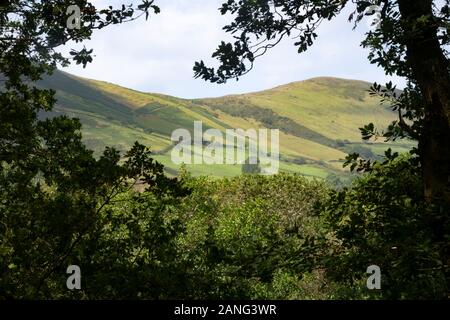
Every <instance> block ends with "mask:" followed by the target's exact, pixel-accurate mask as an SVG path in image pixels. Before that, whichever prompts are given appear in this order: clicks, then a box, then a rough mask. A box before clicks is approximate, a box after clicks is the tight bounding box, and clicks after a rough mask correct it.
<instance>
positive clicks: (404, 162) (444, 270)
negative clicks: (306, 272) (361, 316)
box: [325, 156, 450, 299]
mask: <svg viewBox="0 0 450 320" xmlns="http://www.w3.org/2000/svg"><path fill="white" fill-rule="evenodd" d="M421 179H422V178H421V171H420V167H418V166H417V161H415V159H414V158H411V157H409V156H401V157H399V158H397V159H395V160H393V161H391V162H390V163H388V164H385V165H382V164H379V163H378V164H376V165H375V166H374V168H373V170H372V171H371V172H370V173H367V174H365V175H364V176H362V177H361V178H359V179H357V180H355V182H354V184H353V187H352V188H351V189H345V190H343V191H342V192H335V193H334V194H333V195H332V197H331V199H330V202H329V204H328V205H327V208H326V210H325V214H326V222H327V223H326V228H327V230H328V235H329V239H328V240H327V243H328V247H329V248H330V251H329V255H328V258H327V259H328V261H327V262H326V263H325V265H326V270H327V275H328V276H329V277H330V278H332V279H333V280H334V281H338V282H340V283H347V284H348V289H349V290H347V291H346V292H345V294H346V295H347V296H346V297H347V298H349V297H358V298H366V297H369V296H371V297H377V298H385V299H405V298H406V299H411V298H423V299H431V298H446V297H447V295H448V292H449V291H448V290H449V288H448V280H449V279H448V276H449V274H448V261H446V260H445V259H446V257H448V252H449V251H448V250H449V243H450V241H449V240H450V239H449V234H450V223H449V220H448V217H446V213H447V212H448V208H447V210H445V208H444V207H440V206H436V207H433V206H430V205H428V204H427V203H426V202H425V201H424V199H423V196H422V194H423V191H422V180H421ZM373 264H374V265H378V266H379V267H380V268H381V271H382V290H380V291H379V292H376V293H373V294H371V295H369V296H367V295H366V294H365V293H361V292H364V290H362V288H363V287H365V285H366V282H365V279H367V275H366V274H365V271H366V268H367V267H368V266H369V265H373ZM352 290H353V291H352Z"/></svg>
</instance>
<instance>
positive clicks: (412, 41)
mask: <svg viewBox="0 0 450 320" xmlns="http://www.w3.org/2000/svg"><path fill="white" fill-rule="evenodd" d="M439 4H440V5H439ZM374 5H375V6H376V8H377V10H374ZM348 6H353V8H352V10H353V13H352V14H351V15H350V17H349V20H350V21H354V25H355V27H356V25H357V24H358V23H359V22H360V21H361V20H362V19H363V18H364V16H373V15H375V14H379V15H380V22H379V26H378V28H376V29H375V30H371V31H369V32H367V33H366V37H365V39H364V40H363V42H362V45H363V46H364V47H367V48H370V50H371V52H370V54H369V57H368V58H369V61H370V62H371V63H373V64H377V65H378V66H380V67H382V68H383V69H384V70H385V72H386V74H388V75H393V74H395V75H398V76H402V77H406V78H407V79H408V81H409V83H408V87H407V88H406V90H404V91H403V92H402V93H398V90H396V88H395V86H393V85H392V83H389V84H386V86H385V87H384V88H382V87H381V86H379V85H378V84H375V85H374V87H373V88H372V89H373V90H372V92H373V94H379V95H381V96H382V97H383V99H384V101H387V102H390V103H391V107H392V109H393V110H395V111H396V112H398V115H399V118H398V120H397V121H395V122H394V123H393V124H392V125H391V126H390V127H389V128H388V130H387V131H386V132H383V134H382V135H383V136H384V137H386V138H387V139H396V138H404V137H406V138H411V139H416V140H418V142H419V147H418V150H415V151H417V152H418V154H419V156H420V163H421V170H422V172H423V193H424V196H425V197H426V199H428V201H429V202H432V201H443V202H445V203H449V202H450V187H449V181H450V179H449V177H450V176H449V173H450V144H449V143H448V141H450V75H449V59H448V55H447V50H446V47H447V46H448V44H449V43H450V36H449V27H448V26H449V23H450V8H449V1H448V0H445V1H432V0H416V1H407V0H374V1H362V0H354V1H348V0H327V1H321V0H317V1H315V0H314V1H305V0H303V1H298V0H271V1H269V0H258V1H250V0H241V1H236V0H228V1H227V2H225V3H223V5H222V7H221V9H220V11H221V13H222V14H227V13H230V14H233V15H234V21H233V22H232V23H231V24H229V25H227V26H225V27H224V30H225V31H227V32H230V33H232V34H234V35H235V39H236V41H235V42H234V43H225V42H222V43H221V44H220V45H219V47H218V49H217V50H216V51H215V52H214V54H213V57H214V58H217V60H219V63H220V65H219V67H218V68H217V69H215V68H210V67H207V66H206V65H205V64H204V62H203V61H200V62H196V64H195V66H194V71H195V76H196V77H197V78H203V79H205V80H208V81H211V82H216V83H224V82H226V81H227V80H229V79H232V78H236V79H239V77H241V76H243V75H245V74H246V73H248V72H249V71H250V70H251V69H252V67H253V63H254V62H255V59H257V58H258V57H259V56H261V55H263V54H265V53H266V52H267V51H268V50H269V49H270V48H272V47H274V46H276V45H277V44H278V43H279V42H280V41H281V40H282V39H283V38H285V37H287V36H290V35H295V36H296V37H297V39H298V41H297V42H296V43H295V45H296V46H297V47H298V52H299V53H301V52H304V51H306V50H307V49H308V48H309V47H310V46H312V45H313V43H314V40H315V39H316V38H317V33H316V32H317V30H318V27H319V26H320V24H321V23H322V22H323V21H325V20H332V19H333V18H334V17H336V16H337V15H338V14H339V13H340V12H341V11H342V10H343V9H344V8H345V7H348ZM349 50H350V49H349ZM362 129H363V133H365V134H366V138H370V136H373V135H375V134H376V133H377V132H376V131H375V130H374V128H373V125H372V126H370V125H369V126H368V127H365V128H362ZM353 158H354V159H356V158H357V155H356V156H354V157H353Z"/></svg>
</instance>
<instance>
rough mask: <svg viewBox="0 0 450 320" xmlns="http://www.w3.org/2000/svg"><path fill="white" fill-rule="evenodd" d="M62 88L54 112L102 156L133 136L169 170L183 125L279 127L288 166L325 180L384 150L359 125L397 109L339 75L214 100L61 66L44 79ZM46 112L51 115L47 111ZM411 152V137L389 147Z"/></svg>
mask: <svg viewBox="0 0 450 320" xmlns="http://www.w3.org/2000/svg"><path fill="white" fill-rule="evenodd" d="M40 85H41V86H44V87H47V88H52V89H54V90H55V91H56V97H57V100H58V102H57V105H56V108H55V109H54V111H53V112H52V114H47V115H45V116H52V115H56V114H62V113H64V114H67V115H69V116H72V117H77V118H80V120H81V122H82V123H83V138H84V141H85V142H86V144H87V145H88V146H89V147H90V148H92V149H94V150H95V151H96V153H97V154H99V153H100V152H101V151H102V150H103V148H104V147H105V146H115V147H117V148H118V149H119V150H122V151H125V150H127V149H128V148H129V146H130V145H132V144H133V143H134V141H136V140H138V141H140V142H141V143H143V144H145V145H148V146H150V147H151V148H152V150H153V151H154V152H155V153H156V154H155V158H156V159H157V160H159V161H161V162H162V163H163V164H164V165H166V167H167V168H168V171H169V172H171V173H175V172H176V170H177V169H178V166H177V165H175V164H174V163H173V162H172V161H171V158H170V152H171V148H172V143H171V141H170V136H171V134H172V132H173V131H174V130H176V129H178V128H184V129H187V130H189V131H191V132H192V131H193V127H194V121H199V120H201V121H202V122H203V130H207V129H210V128H214V129H219V130H220V131H222V132H224V131H225V129H228V128H230V129H237V128H241V129H248V128H254V129H257V128H269V129H270V128H276V129H280V153H281V159H282V162H281V164H280V170H281V171H289V172H300V173H302V174H304V175H306V176H311V177H318V178H325V177H326V176H327V175H328V174H330V173H335V174H336V175H338V176H345V171H344V170H343V169H342V159H343V158H344V157H345V155H346V153H348V152H351V151H359V152H361V153H362V154H365V155H367V156H370V157H376V156H378V155H380V154H382V152H383V150H385V149H386V148H387V147H388V145H387V144H385V143H381V142H378V143H363V142H362V141H361V138H360V133H359V130H358V128H359V127H361V126H362V125H364V124H367V123H369V122H373V123H375V124H376V125H378V126H379V127H380V128H384V127H385V126H386V125H387V124H388V123H390V122H391V121H392V120H394V119H395V114H394V113H392V112H391V111H390V110H388V109H386V108H383V107H381V106H380V105H379V102H378V100H376V99H374V98H373V97H370V96H369V94H368V92H367V89H368V88H369V85H370V84H369V83H366V82H362V81H353V80H344V79H337V78H314V79H310V80H306V81H301V82H294V83H290V84H287V85H283V86H280V87H277V88H273V89H270V90H265V91H261V92H255V93H249V94H243V95H233V96H225V97H221V98H213V99H194V100H192V99H191V100H186V99H181V98H176V97H171V96H166V95H161V94H153V93H143V92H138V91H134V90H131V89H127V88H123V87H120V86H117V85H114V84H110V83H106V82H101V81H96V80H89V79H84V78H79V77H76V76H73V75H70V74H68V73H65V72H60V71H58V72H56V73H55V74H54V75H52V76H51V77H46V78H45V79H44V80H43V81H41V82H40ZM43 116H44V115H43ZM389 146H390V147H393V148H394V149H396V150H399V151H405V150H407V148H408V144H407V143H404V142H403V143H396V144H393V145H389ZM187 169H188V170H189V171H191V172H192V173H193V174H195V175H213V176H234V175H237V174H239V173H240V172H241V165H189V166H188V167H187Z"/></svg>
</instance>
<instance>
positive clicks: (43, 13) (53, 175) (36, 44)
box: [0, 0, 185, 299]
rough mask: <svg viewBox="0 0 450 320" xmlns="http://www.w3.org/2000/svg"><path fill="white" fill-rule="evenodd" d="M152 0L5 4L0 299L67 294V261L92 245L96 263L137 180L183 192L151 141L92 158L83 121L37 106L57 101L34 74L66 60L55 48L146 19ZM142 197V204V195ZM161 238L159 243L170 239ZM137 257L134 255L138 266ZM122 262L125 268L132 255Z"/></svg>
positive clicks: (78, 58) (1, 28)
mask: <svg viewBox="0 0 450 320" xmlns="http://www.w3.org/2000/svg"><path fill="white" fill-rule="evenodd" d="M153 3H154V1H153V0H143V1H142V3H141V4H139V5H138V6H132V5H129V6H124V5H123V6H121V7H120V8H119V9H114V8H113V7H112V6H110V7H108V8H106V9H101V10H98V9H96V8H95V7H94V5H93V4H92V3H90V2H88V1H84V0H76V1H65V0H51V1H39V0H33V1H22V0H11V1H6V2H2V6H1V8H0V9H1V10H0V123H1V126H0V299H2V298H3V299H5V298H58V297H59V298H61V297H67V296H68V293H67V290H64V289H65V288H62V285H61V284H64V283H65V282H64V281H61V280H62V279H63V278H64V275H65V269H66V268H67V265H68V264H70V262H73V261H78V262H80V261H83V259H85V258H86V259H89V257H90V255H89V253H92V251H93V250H94V252H96V253H97V260H102V259H103V258H105V257H98V254H101V252H100V253H99V252H98V250H97V251H95V248H98V244H99V242H98V241H97V240H98V239H102V238H103V237H102V236H104V233H108V232H109V231H108V230H105V228H104V226H105V223H106V222H108V221H109V220H108V218H109V217H110V216H109V215H110V213H111V210H110V209H108V208H109V207H110V205H111V203H113V201H114V200H115V199H116V198H117V197H118V196H119V195H120V194H122V193H123V192H125V191H127V190H131V189H132V188H133V186H134V184H135V183H137V182H143V183H144V184H145V185H146V186H147V187H146V194H147V196H148V194H151V196H152V197H153V198H154V197H156V198H158V199H164V198H173V197H174V196H175V197H176V196H177V195H181V194H184V192H185V190H184V188H182V186H181V185H180V184H179V182H178V180H177V179H170V178H167V177H166V176H165V175H164V172H163V166H162V165H160V164H159V163H157V162H155V161H154V160H153V159H152V158H151V153H150V151H149V150H148V148H146V147H144V146H142V145H140V144H138V143H136V144H135V145H134V147H133V148H132V149H131V150H130V151H129V152H127V153H126V154H125V157H121V155H120V153H119V152H118V151H117V150H115V149H114V148H106V150H105V151H104V153H103V155H102V156H101V157H100V158H99V159H96V158H94V157H93V152H92V151H90V150H88V149H87V148H86V147H85V145H84V144H83V143H82V140H81V133H80V129H81V125H80V122H79V120H78V119H70V118H68V117H66V116H61V117H55V118H51V119H46V120H39V118H38V113H39V112H42V111H50V110H51V109H52V107H53V105H54V104H55V98H54V92H53V91H52V90H44V89H40V88H38V87H36V85H35V81H37V80H39V79H40V78H41V76H42V75H43V74H45V73H47V74H50V73H51V72H52V71H53V70H55V68H56V66H57V65H63V66H64V65H67V64H68V63H69V61H70V60H69V59H68V58H67V57H64V56H62V55H61V54H60V53H58V52H57V51H56V48H57V47H58V46H61V45H64V44H67V43H68V42H69V41H74V42H76V43H79V42H82V41H83V40H86V39H89V38H90V36H91V35H92V33H93V31H94V30H98V29H102V28H105V27H107V26H110V25H114V24H120V23H123V22H127V21H132V20H134V19H137V18H138V17H139V16H141V15H145V16H146V17H147V18H148V16H149V13H151V12H154V13H158V12H159V8H158V7H157V6H156V5H154V4H153ZM73 5H77V6H78V7H79V8H80V11H81V12H83V14H82V15H81V16H80V17H78V18H79V19H80V24H79V28H78V26H77V27H73V25H71V24H70V23H68V19H70V18H71V17H70V15H71V12H70V10H68V9H69V7H70V6H73ZM75 12H76V10H75ZM74 19H77V17H76V16H75V18H74ZM92 52H93V50H88V49H86V48H83V49H81V50H78V51H76V50H72V51H71V53H70V55H71V56H72V59H73V60H74V61H75V62H76V63H78V64H82V65H83V66H86V65H87V63H89V62H91V61H92V56H91V55H92ZM179 192H180V193H179ZM136 201H137V202H136V203H135V204H134V205H135V206H136V207H137V206H138V204H139V203H142V201H143V200H142V199H137V200H136ZM163 203H164V202H161V205H160V210H162V207H163ZM147 207H148V206H147ZM147 207H146V208H145V209H146V210H147ZM147 212H148V211H147ZM131 216H132V217H131V218H133V217H135V216H136V214H134V213H132V214H131ZM131 218H130V219H131ZM116 219H117V218H116ZM130 219H128V220H127V221H130ZM158 221H159V220H158ZM136 224H139V223H136ZM129 225H131V224H129ZM140 226H141V227H142V231H140V232H139V233H138V234H139V235H142V236H143V237H144V236H147V237H148V236H149V234H148V232H146V231H145V226H144V225H142V224H140ZM165 236H166V235H161V236H160V237H159V238H158V237H156V240H154V241H157V239H161V241H162V242H164V241H166V240H167V238H165ZM167 237H170V235H169V233H168V235H167ZM103 241H104V240H103ZM141 241H142V239H141V238H137V240H135V242H134V243H132V245H135V246H138V247H139V246H142V244H141ZM131 242H132V241H131ZM109 243H111V241H110V242H109ZM149 243H150V244H148V245H151V242H149ZM156 246H157V245H156ZM102 249H103V250H104V251H103V252H106V253H105V254H106V255H108V254H109V253H108V251H109V252H111V251H110V249H111V248H108V247H107V246H104V247H103V248H102ZM151 250H153V249H152V248H150V251H151ZM139 252H140V251H139ZM155 252H158V251H155ZM126 259H131V257H128V258H126ZM139 259H140V257H134V258H133V260H131V261H135V262H136V263H138V261H139ZM106 260H107V261H108V259H107V258H106ZM91 262H93V261H92V260H91ZM126 263H127V264H128V265H129V264H130V260H126ZM94 270H99V268H94ZM93 277H95V276H93ZM100 278H101V276H100ZM108 296H109V297H113V296H114V295H108ZM156 296H157V295H156Z"/></svg>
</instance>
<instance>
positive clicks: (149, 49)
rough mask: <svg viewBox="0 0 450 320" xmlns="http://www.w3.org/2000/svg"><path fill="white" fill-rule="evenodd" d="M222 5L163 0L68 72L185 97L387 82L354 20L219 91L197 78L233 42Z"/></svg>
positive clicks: (98, 42) (99, 38) (274, 56)
mask: <svg viewBox="0 0 450 320" xmlns="http://www.w3.org/2000/svg"><path fill="white" fill-rule="evenodd" d="M121 2H123V0H114V1H104V0H102V1H97V2H96V4H97V3H98V7H101V6H104V5H105V4H107V5H110V4H116V5H117V4H120V3H121ZM222 2H223V0H192V1H186V0H184V1H183V0H164V1H159V2H158V4H159V5H160V7H161V9H162V11H161V13H160V14H159V15H156V16H152V17H151V18H150V19H149V21H145V20H144V19H141V20H139V21H135V22H132V23H127V24H123V25H120V26H114V27H111V28H106V29H104V30H100V31H98V32H97V33H95V34H94V35H93V38H92V40H91V41H88V42H86V44H85V45H86V47H89V48H93V49H94V53H95V56H96V57H95V59H94V62H93V63H92V64H90V65H88V67H87V68H86V69H83V68H82V67H80V66H76V65H72V66H70V67H69V68H67V69H66V71H68V72H71V73H74V74H76V75H80V76H84V77H88V78H93V79H98V80H104V81H108V82H112V83H117V84H120V85H122V86H125V87H130V88H133V89H136V90H141V91H147V92H160V93H165V94H170V95H174V96H179V97H185V98H195V97H205V96H219V95H225V94H231V93H242V92H249V91H256V90H263V89H267V88H270V87H274V86H276V85H281V84H285V83H288V82H292V81H298V80H304V79H307V78H311V77H316V76H336V77H343V78H351V79H361V80H367V81H378V82H383V81H385V80H386V77H385V76H384V74H383V71H382V70H380V69H379V68H377V67H375V66H372V65H370V64H369V63H368V61H367V59H366V56H367V53H368V52H367V51H365V50H363V49H362V48H360V47H359V43H360V42H361V40H362V34H363V32H364V30H359V31H352V24H350V23H348V22H347V16H348V14H344V15H342V16H341V17H339V18H338V19H337V20H334V21H331V22H328V23H325V24H323V25H322V26H321V28H320V30H319V39H318V40H317V42H316V43H315V44H314V46H313V47H312V48H310V50H308V52H307V53H304V54H301V55H299V54H297V50H296V48H295V47H294V46H293V42H294V41H293V40H291V39H288V40H287V41H285V42H283V43H281V44H280V45H279V46H278V47H277V48H275V49H273V50H272V51H269V52H268V53H267V54H266V56H264V57H262V58H260V59H259V60H258V61H257V62H256V65H255V68H254V70H252V72H251V73H250V74H248V75H247V76H245V77H244V78H242V79H241V80H240V81H239V82H235V81H230V83H228V84H226V85H216V84H210V83H206V82H204V81H202V80H195V79H193V71H192V67H193V65H194V62H195V61H198V60H200V59H203V60H206V61H211V60H210V59H208V58H209V57H210V55H211V53H212V52H213V51H214V49H215V48H216V47H217V45H218V44H219V42H220V41H221V40H223V39H229V35H227V34H225V33H224V31H223V30H222V27H223V25H225V24H226V23H227V22H228V21H229V19H230V18H229V17H222V16H221V15H220V13H219V12H218V10H217V9H218V8H219V7H220V4H221V3H222ZM361 27H362V28H364V27H365V25H364V24H362V25H361ZM63 51H65V52H67V51H68V48H65V49H63Z"/></svg>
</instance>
